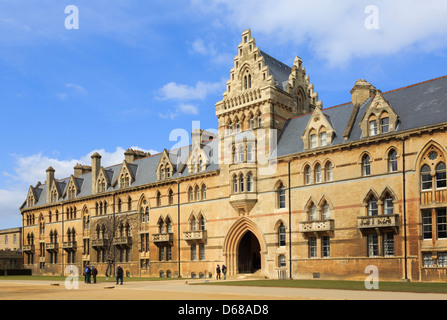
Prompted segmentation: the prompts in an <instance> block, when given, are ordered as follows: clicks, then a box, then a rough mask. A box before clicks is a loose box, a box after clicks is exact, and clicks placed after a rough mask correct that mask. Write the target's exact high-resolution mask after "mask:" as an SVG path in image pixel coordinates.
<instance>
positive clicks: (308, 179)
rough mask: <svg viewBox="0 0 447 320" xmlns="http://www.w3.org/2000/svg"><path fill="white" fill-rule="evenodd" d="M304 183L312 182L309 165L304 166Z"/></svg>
mask: <svg viewBox="0 0 447 320" xmlns="http://www.w3.org/2000/svg"><path fill="white" fill-rule="evenodd" d="M304 183H305V184H306V185H308V184H311V183H312V170H311V169H310V166H309V165H307V166H306V167H305V168H304Z"/></svg>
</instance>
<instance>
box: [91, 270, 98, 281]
mask: <svg viewBox="0 0 447 320" xmlns="http://www.w3.org/2000/svg"><path fill="white" fill-rule="evenodd" d="M97 275H98V270H97V269H96V268H95V267H94V266H92V277H93V283H96V276H97Z"/></svg>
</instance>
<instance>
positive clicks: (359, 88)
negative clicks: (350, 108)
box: [351, 79, 376, 107]
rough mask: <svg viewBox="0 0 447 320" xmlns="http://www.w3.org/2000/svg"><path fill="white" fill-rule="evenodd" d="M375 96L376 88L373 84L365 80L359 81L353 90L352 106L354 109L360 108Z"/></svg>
mask: <svg viewBox="0 0 447 320" xmlns="http://www.w3.org/2000/svg"><path fill="white" fill-rule="evenodd" d="M375 94H376V88H375V87H374V86H373V85H372V84H370V83H368V82H367V81H366V80H365V79H363V80H361V79H359V80H357V82H356V83H355V85H354V88H352V90H351V95H352V104H353V105H354V107H359V106H361V105H362V104H363V103H364V102H365V101H366V100H368V99H369V98H370V97H373V96H374V95H375Z"/></svg>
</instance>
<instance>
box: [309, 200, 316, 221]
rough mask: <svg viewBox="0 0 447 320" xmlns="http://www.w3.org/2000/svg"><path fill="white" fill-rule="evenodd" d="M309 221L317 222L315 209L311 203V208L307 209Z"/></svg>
mask: <svg viewBox="0 0 447 320" xmlns="http://www.w3.org/2000/svg"><path fill="white" fill-rule="evenodd" d="M309 220H310V221H316V220H317V207H316V206H315V204H313V203H312V205H311V207H310V208H309Z"/></svg>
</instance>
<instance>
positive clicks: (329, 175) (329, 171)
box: [325, 162, 333, 181]
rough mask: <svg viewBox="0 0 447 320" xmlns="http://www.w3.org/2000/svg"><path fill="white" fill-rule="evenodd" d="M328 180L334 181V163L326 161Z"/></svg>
mask: <svg viewBox="0 0 447 320" xmlns="http://www.w3.org/2000/svg"><path fill="white" fill-rule="evenodd" d="M325 169H326V181H332V180H333V175H332V163H331V162H328V163H326V167H325Z"/></svg>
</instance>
